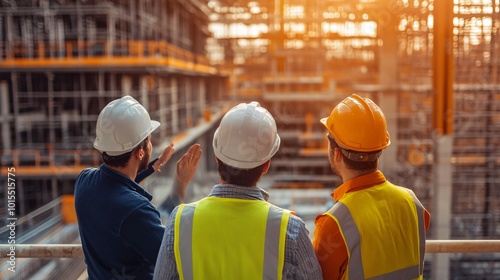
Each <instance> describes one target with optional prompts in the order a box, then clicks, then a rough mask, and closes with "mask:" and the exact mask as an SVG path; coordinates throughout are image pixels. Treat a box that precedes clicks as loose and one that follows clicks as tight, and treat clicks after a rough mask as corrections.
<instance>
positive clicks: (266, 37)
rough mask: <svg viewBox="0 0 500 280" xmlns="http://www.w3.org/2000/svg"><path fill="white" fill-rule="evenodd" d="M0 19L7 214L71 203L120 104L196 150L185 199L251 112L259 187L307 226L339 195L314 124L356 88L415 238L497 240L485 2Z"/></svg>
mask: <svg viewBox="0 0 500 280" xmlns="http://www.w3.org/2000/svg"><path fill="white" fill-rule="evenodd" d="M0 17H1V18H0V38H1V39H0V40H1V42H0V54H1V56H0V94H1V96H0V98H1V99H0V104H1V106H0V108H1V111H0V112H1V114H0V124H1V131H2V142H1V147H0V149H1V150H2V155H1V156H2V157H1V164H2V170H1V172H2V176H3V177H2V180H3V179H4V178H5V172H6V170H5V167H8V166H14V167H16V170H18V172H17V173H18V175H19V176H18V177H19V178H20V180H19V183H18V193H19V194H20V195H22V197H20V198H19V199H20V200H19V201H20V202H21V201H22V203H19V207H18V209H17V211H18V212H19V213H18V215H20V216H24V215H28V213H31V212H32V211H33V210H34V209H38V208H39V207H41V206H42V208H43V209H42V210H45V211H49V212H50V211H53V210H51V209H53V208H51V207H50V205H49V204H47V203H48V202H49V201H51V203H53V204H55V205H58V206H57V207H63V206H64V205H68V202H67V201H68V200H67V199H66V200H63V198H59V196H60V195H62V194H71V192H72V188H73V183H74V180H75V178H76V176H77V175H78V173H79V171H81V169H83V168H85V167H87V166H97V165H98V164H99V162H100V159H99V155H98V154H97V153H96V151H94V150H93V149H92V141H93V139H94V137H95V135H94V130H95V122H96V120H97V115H98V114H99V112H100V110H101V109H102V108H103V107H104V106H105V104H107V103H108V102H109V101H111V100H112V99H115V98H118V97H120V96H122V95H127V94H128V95H132V96H134V97H136V98H137V100H139V102H141V103H142V104H143V105H144V106H145V107H146V108H147V109H148V111H149V112H150V114H151V118H152V119H156V120H159V121H160V122H161V123H162V126H161V127H160V129H159V132H157V133H154V134H153V140H152V141H153V144H156V145H157V146H159V147H162V146H163V145H165V144H167V143H168V142H169V141H171V140H172V139H173V140H174V142H176V146H179V148H180V149H179V150H180V152H182V149H184V148H185V147H187V146H188V145H189V144H190V143H193V142H195V141H196V142H200V143H201V144H202V148H203V149H204V157H205V158H204V160H203V161H202V164H201V165H200V168H199V172H200V174H201V176H200V177H203V180H196V178H195V180H194V181H195V185H197V186H198V187H199V188H192V189H191V192H192V193H191V197H192V198H195V197H200V196H203V195H206V194H207V189H209V188H210V187H211V186H212V185H213V184H212V183H213V182H212V181H217V175H216V173H215V170H216V169H215V162H214V160H213V152H212V151H211V136H212V135H213V130H214V127H216V124H217V121H218V120H219V119H220V116H221V115H222V114H223V113H224V112H225V111H226V110H227V108H228V107H229V106H232V105H235V104H237V103H238V102H247V101H253V100H255V101H259V102H260V103H261V105H262V106H264V107H266V108H267V109H269V111H270V112H271V114H272V115H273V116H274V117H275V119H276V122H277V125H278V133H279V135H280V137H281V139H282V144H281V147H280V149H279V151H278V153H277V154H276V155H275V157H273V159H272V162H271V170H270V172H269V174H267V175H266V176H265V177H264V178H263V180H262V182H261V184H262V186H263V187H265V188H266V189H268V190H269V192H270V193H271V202H275V203H276V204H278V205H280V206H283V207H288V208H291V209H292V210H296V212H297V214H298V215H299V216H301V217H303V218H304V219H305V220H306V223H308V224H309V225H310V224H312V225H313V221H314V217H315V215H317V214H319V213H322V212H324V211H326V210H327V209H328V208H329V207H330V206H331V205H332V204H333V201H332V200H331V197H329V193H330V192H331V191H332V190H333V189H334V188H335V187H337V186H338V185H340V184H341V181H340V178H338V177H337V176H335V175H334V173H333V172H332V170H331V169H330V166H329V164H328V160H327V143H328V142H327V140H326V137H325V134H326V131H325V129H324V127H323V126H322V125H321V124H320V122H319V120H320V119H321V118H323V117H326V116H328V115H329V114H330V112H331V110H332V109H333V108H334V106H335V105H336V104H337V103H338V102H340V101H341V100H342V99H344V98H345V97H347V96H349V95H350V94H352V93H357V94H359V95H361V96H363V97H368V98H371V99H372V100H374V101H375V103H377V104H378V105H379V106H380V107H381V108H382V110H383V111H384V113H385V116H386V118H387V122H388V130H389V133H390V135H391V145H390V146H389V148H387V149H386V150H384V152H383V154H382V157H381V160H380V167H381V170H382V171H383V172H384V174H385V176H386V177H387V178H388V180H389V181H391V182H392V183H395V184H398V185H401V186H404V187H407V188H410V189H412V190H414V192H415V193H416V195H417V196H418V197H419V199H420V200H421V201H422V203H423V204H424V206H425V207H426V208H427V209H429V210H430V212H431V216H432V219H431V230H430V231H429V232H428V234H427V237H428V238H434V239H498V238H499V236H500V172H498V169H499V167H500V139H499V137H498V135H500V91H499V90H500V83H499V78H500V77H499V67H500V58H499V55H500V51H499V45H498V43H499V39H500V38H499V36H500V34H499V30H498V28H499V27H500V3H499V2H498V1H491V0H477V1H475V0H474V1H471V0H455V1H453V0H442V1H441V0H415V1H409V0H391V1H384V0H370V1H368V0H367V1H364V0H357V1H352V0H276V1H268V0H238V1H227V0H210V1H209V0H206V1H205V0H186V1H180V0H163V1H162V0H132V1H125V0H116V1H112V0H108V1H92V0H64V1H63V0H47V1H2V2H0ZM177 143H179V145H177ZM171 162H174V163H175V156H174V159H172V160H171ZM172 166H173V165H172ZM172 169H173V168H172ZM166 175H168V173H167V174H166ZM206 178H210V179H209V180H207V179H206ZM161 182H162V184H164V183H165V181H161ZM148 184H149V186H150V187H152V188H153V189H155V186H153V185H155V182H154V181H153V182H148ZM3 185H4V186H5V185H6V184H3ZM0 189H1V188H0ZM2 195H5V190H4V192H3V194H2ZM161 197H164V196H163V195H160V198H161ZM159 202H161V200H160V201H159ZM2 203H3V202H2ZM69 204H71V203H69ZM43 205H45V206H43ZM2 209H3V208H2ZM37 211H38V210H37ZM39 212H40V213H42V212H43V211H41V210H40V211H39ZM37 213H38V212H37ZM2 215H4V216H5V215H6V213H2ZM67 219H71V218H67ZM26 220H28V219H26ZM3 221H5V219H3V220H2V222H3ZM27 223H28V222H27ZM27 228H29V226H27ZM309 229H310V231H311V233H312V230H313V229H314V228H311V227H309ZM0 234H1V232H0ZM75 238H76V237H74V238H73V239H75ZM27 240H28V239H27ZM50 240H52V239H50ZM52 241H53V240H52ZM56 243H57V241H56ZM59 243H69V242H67V241H66V240H62V239H61V240H60V241H59ZM499 260H500V256H499V254H498V253H485V254H474V255H471V254H468V253H460V254H440V255H428V256H426V265H425V278H426V279H497V278H498V275H500V261H499ZM80 265H81V263H80ZM31 266H32V267H34V266H35V265H31ZM75 266H76V265H75ZM55 271H57V270H55ZM53 273H57V272H53ZM59 273H65V272H63V271H62V270H61V271H60V272H59ZM66 273H70V272H66ZM68 275H69V274H68ZM0 276H2V275H0ZM50 276H52V277H53V276H54V274H51V275H50ZM66 276H67V275H66ZM38 279H42V278H38ZM47 279H49V278H47ZM65 279H71V277H66V278H65Z"/></svg>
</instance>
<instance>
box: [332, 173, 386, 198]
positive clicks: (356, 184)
mask: <svg viewBox="0 0 500 280" xmlns="http://www.w3.org/2000/svg"><path fill="white" fill-rule="evenodd" d="M385 181H386V179H385V176H384V174H382V172H381V171H380V170H377V171H375V172H372V173H368V174H365V175H361V176H358V177H355V178H352V179H351V180H349V181H347V182H345V183H343V184H342V185H340V186H339V187H338V188H336V189H335V190H334V191H333V192H332V194H331V196H332V197H333V200H335V202H337V201H339V199H341V198H342V197H344V195H345V194H346V193H348V192H351V191H360V190H363V189H367V188H370V187H372V186H374V185H378V184H381V183H383V182H385Z"/></svg>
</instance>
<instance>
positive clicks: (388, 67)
mask: <svg viewBox="0 0 500 280" xmlns="http://www.w3.org/2000/svg"><path fill="white" fill-rule="evenodd" d="M397 25H398V21H397V18H396V17H394V19H391V20H390V21H388V22H379V27H380V28H379V34H378V36H379V38H380V39H382V42H383V44H382V45H381V46H380V48H379V56H380V58H379V59H378V60H379V64H378V67H379V71H378V72H379V75H380V85H381V86H382V91H381V92H380V93H379V94H378V96H377V97H378V98H377V103H378V105H379V107H380V108H381V109H382V111H383V112H384V115H385V117H386V119H387V129H388V131H389V133H390V134H391V145H390V146H389V147H388V148H387V149H385V150H384V152H383V156H382V157H381V159H380V169H381V170H382V171H383V172H387V173H392V172H393V171H396V170H395V169H396V167H397V164H396V163H397V151H398V143H397V142H398V141H397V140H398V139H397V135H398V125H397V117H398V98H397V94H398V92H397V86H398V83H399V81H398V71H399V68H398V60H397V55H394V54H395V53H397V52H398V41H397V38H398V30H397V28H396V27H397Z"/></svg>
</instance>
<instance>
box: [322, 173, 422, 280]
mask: <svg viewBox="0 0 500 280" xmlns="http://www.w3.org/2000/svg"><path fill="white" fill-rule="evenodd" d="M385 181H386V178H385V176H384V174H382V172H380V171H376V172H373V173H370V174H366V175H362V176H359V177H356V178H353V179H351V180H349V181H347V182H345V183H343V184H342V185H340V187H338V188H337V189H335V191H334V192H333V193H332V197H333V199H334V201H335V202H337V201H338V200H339V199H341V198H342V197H343V196H344V195H345V194H346V193H348V192H356V191H360V190H364V189H367V188H371V187H373V186H376V185H379V184H382V183H384V182H385ZM424 220H425V230H426V231H427V230H428V229H429V225H430V213H429V212H428V211H427V210H425V214H424ZM315 224H316V229H315V230H314V240H313V247H314V250H315V251H316V256H317V258H318V261H319V263H320V265H321V269H322V271H323V279H325V280H331V279H343V277H344V274H345V270H346V269H347V264H348V252H347V247H346V245H345V242H344V239H343V238H342V234H341V233H340V228H339V225H338V224H337V222H336V221H335V220H334V219H332V218H331V217H329V216H327V215H326V214H322V215H319V216H318V217H316V221H315Z"/></svg>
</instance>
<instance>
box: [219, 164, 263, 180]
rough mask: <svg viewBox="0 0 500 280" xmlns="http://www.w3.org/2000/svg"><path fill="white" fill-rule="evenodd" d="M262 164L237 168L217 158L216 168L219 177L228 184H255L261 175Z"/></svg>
mask: <svg viewBox="0 0 500 280" xmlns="http://www.w3.org/2000/svg"><path fill="white" fill-rule="evenodd" d="M264 165H265V163H264V164H262V165H259V166H257V167H254V168H250V169H239V168H234V167H232V166H229V165H227V164H225V163H223V162H222V161H221V160H220V159H218V158H217V169H218V171H219V176H220V177H221V179H222V180H223V181H224V182H227V183H228V184H232V185H238V186H256V185H257V182H258V181H259V179H260V177H261V176H262V171H263V170H264Z"/></svg>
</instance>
